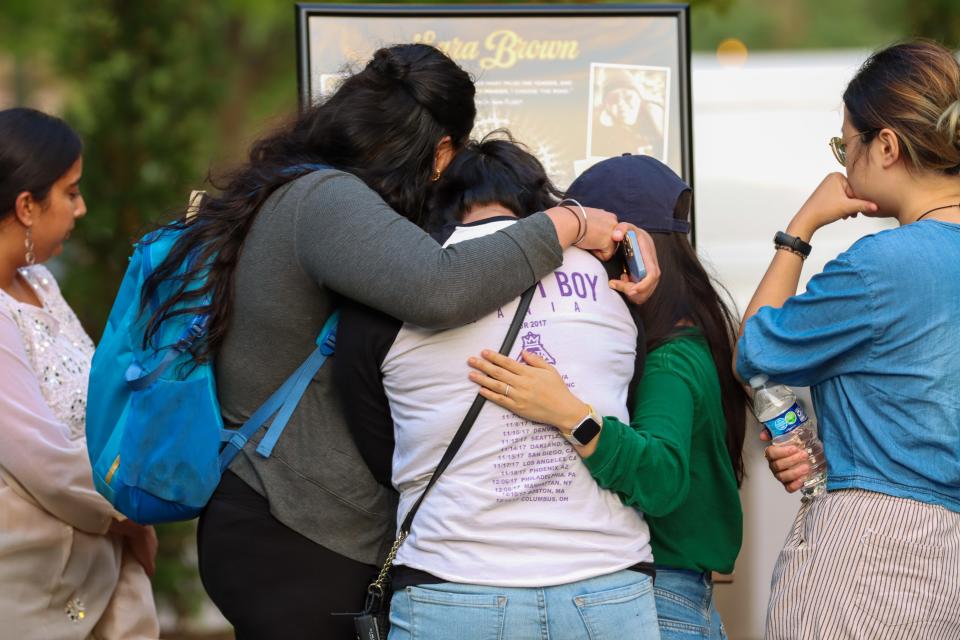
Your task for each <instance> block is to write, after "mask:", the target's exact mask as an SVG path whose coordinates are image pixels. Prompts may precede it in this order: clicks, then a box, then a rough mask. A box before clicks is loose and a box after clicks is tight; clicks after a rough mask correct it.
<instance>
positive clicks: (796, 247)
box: [773, 231, 813, 259]
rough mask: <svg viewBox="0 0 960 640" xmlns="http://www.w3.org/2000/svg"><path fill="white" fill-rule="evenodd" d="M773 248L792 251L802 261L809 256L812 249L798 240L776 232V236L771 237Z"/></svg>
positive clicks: (787, 234) (781, 232)
mask: <svg viewBox="0 0 960 640" xmlns="http://www.w3.org/2000/svg"><path fill="white" fill-rule="evenodd" d="M773 246H774V247H776V248H777V249H781V248H782V249H787V250H788V251H792V252H793V253H795V254H797V255H798V256H800V257H801V258H803V259H806V258H807V256H809V255H810V250H811V249H812V248H813V247H811V246H810V245H809V244H808V243H806V242H804V241H803V240H801V239H800V238H798V237H796V236H792V235H790V234H789V233H784V232H783V231H777V234H776V235H775V236H773Z"/></svg>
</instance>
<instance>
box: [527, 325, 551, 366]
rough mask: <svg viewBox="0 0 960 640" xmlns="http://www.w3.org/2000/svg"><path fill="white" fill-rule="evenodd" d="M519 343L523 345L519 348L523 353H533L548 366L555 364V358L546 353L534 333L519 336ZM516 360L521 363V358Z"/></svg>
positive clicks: (538, 336) (538, 337) (536, 334)
mask: <svg viewBox="0 0 960 640" xmlns="http://www.w3.org/2000/svg"><path fill="white" fill-rule="evenodd" d="M520 341H521V342H522V343H523V346H522V347H521V348H522V350H523V351H529V352H530V353H535V354H537V355H538V356H540V357H541V358H543V359H544V360H546V361H547V363H548V364H557V360H556V358H554V357H553V356H552V355H550V352H549V351H547V349H546V347H544V346H543V342H542V341H541V339H540V334H539V333H534V332H533V331H529V332H527V333H526V334H525V335H522V336H520ZM517 360H520V361H521V362H522V361H523V356H519V357H518V358H517Z"/></svg>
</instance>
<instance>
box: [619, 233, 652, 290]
mask: <svg viewBox="0 0 960 640" xmlns="http://www.w3.org/2000/svg"><path fill="white" fill-rule="evenodd" d="M620 250H621V251H623V262H624V269H623V272H624V273H626V274H629V276H630V280H631V281H632V282H640V281H641V280H643V279H644V278H646V277H647V268H646V267H645V266H644V264H643V256H641V255H640V241H639V240H638V239H637V234H636V232H635V231H627V235H626V236H625V237H624V239H623V243H622V244H621V245H620Z"/></svg>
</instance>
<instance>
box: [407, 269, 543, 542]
mask: <svg viewBox="0 0 960 640" xmlns="http://www.w3.org/2000/svg"><path fill="white" fill-rule="evenodd" d="M535 289H536V286H533V287H530V288H529V289H527V290H526V291H524V292H523V296H522V297H521V298H520V306H518V307H517V313H516V315H514V316H513V322H511V323H510V329H509V330H508V331H507V337H506V338H504V340H503V344H502V345H501V346H500V353H501V354H502V355H505V356H508V355H510V350H511V349H512V348H513V343H514V342H516V341H517V334H518V333H520V325H522V324H523V318H524V317H525V316H526V315H527V309H529V308H530V300H531V299H532V298H533V293H534V290H535ZM486 401H487V399H486V398H484V397H483V396H481V395H480V394H477V397H476V398H474V400H473V404H472V405H470V409H469V410H468V411H467V415H466V416H464V418H463V422H461V423H460V428H459V429H457V433H456V434H455V435H454V436H453V440H451V441H450V444H449V445H447V450H446V451H444V452H443V457H442V458H440V462H439V463H438V464H437V468H436V469H435V470H434V472H433V476H431V478H430V482H428V483H427V486H426V488H424V490H423V493H421V494H420V497H419V498H417V501H416V502H415V503H414V504H413V507H411V508H410V511H408V512H407V517H406V518H404V519H403V524H402V525H400V535H402V536H404V537H406V534H408V533H410V526H411V525H412V524H413V519H414V517H416V515H417V511H418V510H419V509H420V504H421V503H422V502H423V499H424V498H425V497H427V493H428V492H429V491H430V489H432V488H433V485H435V484H436V483H437V480H439V479H440V476H441V475H443V472H444V471H446V469H447V467H449V466H450V463H451V462H452V461H453V457H454V456H455V455H457V452H458V451H459V450H460V447H461V446H462V445H463V441H464V440H466V439H467V434H468V433H470V429H471V428H472V427H473V423H474V422H476V421H477V416H478V415H480V409H482V408H483V404H484V403H485V402H486Z"/></svg>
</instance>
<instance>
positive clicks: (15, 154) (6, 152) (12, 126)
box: [0, 107, 83, 221]
mask: <svg viewBox="0 0 960 640" xmlns="http://www.w3.org/2000/svg"><path fill="white" fill-rule="evenodd" d="M0 140H2V141H3V142H2V143H0V221H2V220H4V219H6V218H7V217H8V216H11V215H13V214H14V210H15V209H16V203H17V197H18V196H19V195H20V194H21V193H23V192H24V191H27V192H29V193H30V195H31V196H33V198H34V200H36V201H38V202H42V201H43V200H45V199H46V198H47V196H48V195H49V194H50V189H51V188H52V187H53V184H54V183H55V182H56V181H57V180H59V179H60V178H61V177H62V176H63V174H65V173H66V172H67V170H68V169H69V168H70V167H72V166H73V164H74V163H75V162H76V161H77V159H78V158H79V157H80V154H81V153H83V143H82V142H81V141H80V136H78V135H77V132H76V131H74V130H73V129H71V128H70V125H68V124H67V123H66V122H64V121H63V120H61V119H60V118H56V117H54V116H51V115H47V114H46V113H43V112H41V111H36V110H35V109H27V108H24V107H17V108H14V109H4V110H3V111H0Z"/></svg>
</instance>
